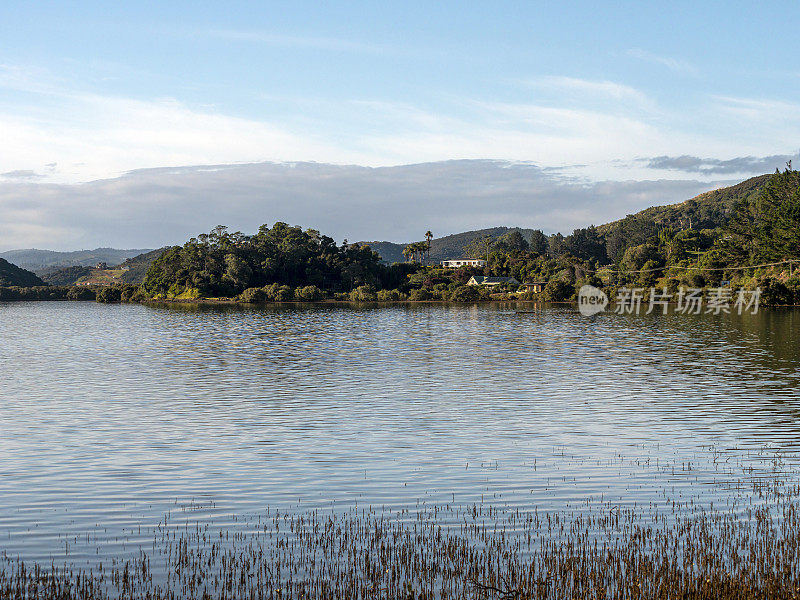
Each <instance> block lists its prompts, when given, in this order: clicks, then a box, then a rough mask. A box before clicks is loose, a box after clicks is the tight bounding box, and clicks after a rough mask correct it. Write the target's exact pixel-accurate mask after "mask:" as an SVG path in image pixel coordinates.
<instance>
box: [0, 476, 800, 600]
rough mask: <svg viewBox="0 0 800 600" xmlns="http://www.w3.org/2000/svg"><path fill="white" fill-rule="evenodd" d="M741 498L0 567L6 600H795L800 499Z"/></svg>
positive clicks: (342, 531) (253, 527)
mask: <svg viewBox="0 0 800 600" xmlns="http://www.w3.org/2000/svg"><path fill="white" fill-rule="evenodd" d="M745 485H747V484H745ZM750 485H752V486H753V487H752V489H751V490H747V492H746V493H742V494H740V495H738V496H737V498H738V500H735V501H730V502H728V504H727V505H726V506H725V507H723V508H715V507H712V506H701V505H699V504H696V503H695V502H694V501H693V500H688V501H677V500H673V499H670V498H669V497H667V496H664V498H663V501H661V502H658V503H655V502H653V503H649V504H648V505H646V506H636V505H632V506H627V507H621V506H610V505H608V504H599V505H594V504H592V503H591V502H589V503H587V505H586V506H585V507H582V508H580V509H574V510H565V511H558V512H540V511H538V510H536V509H533V510H529V511H526V510H521V509H518V508H517V509H510V508H508V507H505V508H502V507H497V506H492V505H471V506H463V505H458V504H449V505H436V506H430V507H426V506H422V507H417V508H416V509H414V510H401V511H397V512H393V513H387V512H386V511H384V510H381V509H350V510H348V511H345V512H341V513H331V512H322V511H310V512H301V513H295V512H280V511H274V510H268V511H265V512H264V513H263V514H261V515H257V516H254V517H253V518H252V520H251V521H250V522H249V523H248V524H247V527H243V528H241V529H226V530H215V529H213V528H211V527H209V526H208V525H203V526H201V525H199V524H194V525H189V524H184V525H177V526H176V525H173V524H172V523H171V519H170V518H169V517H167V518H165V519H164V521H163V522H162V523H160V524H159V526H158V527H156V528H154V530H153V540H152V545H148V548H147V549H146V550H145V549H144V548H140V549H139V552H138V555H136V556H134V557H131V558H128V559H126V560H112V561H111V564H106V565H104V564H103V563H99V564H97V565H96V566H93V567H92V568H77V567H74V566H72V567H71V566H68V565H65V566H62V567H59V566H57V565H55V564H51V565H49V566H47V567H46V568H45V567H43V566H42V565H39V564H33V565H28V564H26V563H25V562H23V561H22V560H17V559H13V558H9V557H5V558H4V559H3V563H2V568H0V598H3V599H12V598H13V599H60V600H71V599H79V598H80V599H86V600H89V599H95V598H122V599H133V598H147V599H177V598H198V599H205V598H220V599H228V598H230V599H233V598H243V599H244V598H247V599H271V600H278V599H280V600H285V599H288V598H297V599H306V598H308V599H311V598H314V599H316V598H319V599H351V598H352V599H378V598H398V599H412V598H413V599H415V600H430V599H442V600H444V599H462V598H476V599H481V598H486V599H488V598H497V599H502V600H512V599H519V600H522V599H527V598H530V599H533V598H536V599H539V598H541V599H544V598H547V599H554V600H555V599H563V598H596V599H637V598H653V599H690V598H691V599H705V598H708V599H723V600H725V599H734V598H736V599H752V598H764V599H789V598H800V502H798V498H799V497H800V489H798V487H787V486H786V485H782V484H781V483H780V482H769V481H759V482H756V483H751V484H750Z"/></svg>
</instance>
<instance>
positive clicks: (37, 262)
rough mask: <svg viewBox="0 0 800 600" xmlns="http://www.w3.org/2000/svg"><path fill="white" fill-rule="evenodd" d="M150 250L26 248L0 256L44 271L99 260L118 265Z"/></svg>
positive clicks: (23, 265)
mask: <svg viewBox="0 0 800 600" xmlns="http://www.w3.org/2000/svg"><path fill="white" fill-rule="evenodd" d="M151 251H152V248H139V249H136V248H133V249H129V250H120V249H117V248H95V249H94V250H75V251H72V252H56V251H54V250H39V249H37V248H26V249H21V250H8V251H7V252H0V258H4V259H5V260H7V261H8V262H10V263H13V264H15V265H17V266H18V267H20V268H22V269H27V270H28V271H35V272H40V271H41V272H45V271H46V270H48V269H50V270H55V269H60V268H63V267H90V266H94V265H96V264H97V263H101V262H104V263H106V264H109V265H118V264H120V263H121V262H123V261H124V260H127V259H129V258H133V257H134V256H138V255H140V254H144V253H146V252H151Z"/></svg>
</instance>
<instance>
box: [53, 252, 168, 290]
mask: <svg viewBox="0 0 800 600" xmlns="http://www.w3.org/2000/svg"><path fill="white" fill-rule="evenodd" d="M165 250H166V248H159V249H158V250H151V251H150V252H146V253H144V254H139V255H137V256H134V257H133V258H129V259H127V260H125V261H124V262H123V263H122V264H120V265H118V266H115V267H108V268H106V269H98V268H96V267H82V266H72V267H61V268H57V267H49V268H47V269H43V270H41V271H40V272H39V273H40V276H41V278H42V279H43V280H44V281H45V282H46V283H48V284H50V285H75V284H76V283H81V284H84V285H86V284H92V285H99V286H106V285H115V284H125V283H133V284H139V283H143V282H144V277H145V275H147V269H149V268H150V265H151V264H153V261H154V260H155V259H157V258H158V257H159V256H161V255H162V254H163V253H164V251H165Z"/></svg>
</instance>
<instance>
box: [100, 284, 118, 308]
mask: <svg viewBox="0 0 800 600" xmlns="http://www.w3.org/2000/svg"><path fill="white" fill-rule="evenodd" d="M95 300H96V301H97V302H102V303H103V304H112V303H115V302H122V290H121V289H119V288H118V287H103V288H100V289H99V290H97V295H96V296H95Z"/></svg>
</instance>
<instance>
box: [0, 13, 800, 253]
mask: <svg viewBox="0 0 800 600" xmlns="http://www.w3.org/2000/svg"><path fill="white" fill-rule="evenodd" d="M798 23H800V5H799V4H797V3H785V2H784V3H737V2H725V3H722V2H672V3H669V4H664V3H657V4H656V3H641V2H635V3H634V2H629V3H621V2H614V3H610V2H609V3H605V4H601V3H596V2H560V3H534V2H527V3H481V4H478V3H456V2H439V3H408V2H404V3H396V4H388V5H387V4H385V3H372V4H364V3H360V4H356V3H326V4H324V5H321V4H310V3H298V2H293V3H264V2H253V3H247V2H236V3H205V2H203V3H200V2H193V3H187V2H169V3H160V2H159V3H157V2H152V3H142V2H130V3H105V2H104V3H100V2H97V3H92V2H48V3H29V2H4V3H3V4H2V6H0V135H1V136H2V138H3V139H4V143H3V144H2V145H0V202H2V198H3V197H4V194H3V189H4V188H3V187H2V186H3V185H4V184H8V185H19V184H21V183H24V184H25V185H28V186H31V185H40V186H41V185H75V184H81V183H86V182H91V181H93V180H98V179H105V178H114V177H119V176H123V175H124V174H125V173H127V172H129V171H132V170H134V169H145V168H156V167H178V166H191V165H203V164H232V163H251V162H260V161H274V162H282V161H315V162H320V163H332V164H336V165H349V164H354V165H363V166H371V167H379V166H396V165H403V164H412V163H423V162H430V161H443V160H450V159H496V160H503V161H512V162H517V161H522V162H525V163H530V164H533V165H536V166H538V167H541V168H549V169H551V173H558V174H559V176H561V177H565V178H569V183H573V184H574V183H575V182H584V183H585V184H587V185H593V184H596V183H598V182H604V181H608V182H611V181H629V180H634V181H650V180H653V181H655V180H672V181H675V180H686V179H687V178H688V179H691V180H693V181H698V182H703V183H705V184H706V185H711V184H716V183H717V182H719V181H720V180H723V179H724V180H726V181H727V180H728V179H731V180H732V179H736V178H739V179H742V178H744V177H746V176H750V175H753V174H756V173H760V172H763V171H764V169H766V170H771V169H772V168H774V166H777V165H779V164H781V163H782V161H783V160H784V159H785V158H786V157H791V156H794V155H796V154H797V151H798V148H800V141H799V140H800V110H798V109H800V101H799V100H798V98H800V66H798V64H797V59H796V55H797V50H798V46H800V44H798V41H797V35H796V30H797V26H798ZM682 199H683V198H676V199H675V201H679V200H682ZM612 213H613V211H611V212H609V217H610V216H613V214H612ZM501 216H502V214H498V217H501ZM487 225H488V224H487ZM543 226H544V227H545V228H547V226H548V225H547V224H544V225H543ZM555 226H556V225H555V224H553V225H552V227H555ZM74 241H75V242H76V243H77V240H74ZM65 243H66V242H65Z"/></svg>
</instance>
